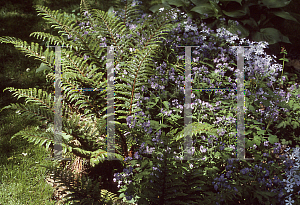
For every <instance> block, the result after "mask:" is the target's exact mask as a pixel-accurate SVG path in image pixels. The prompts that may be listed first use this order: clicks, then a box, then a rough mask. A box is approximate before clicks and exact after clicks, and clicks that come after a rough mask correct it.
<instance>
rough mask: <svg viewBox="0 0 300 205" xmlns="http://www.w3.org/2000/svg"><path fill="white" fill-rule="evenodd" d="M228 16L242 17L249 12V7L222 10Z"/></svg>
mask: <svg viewBox="0 0 300 205" xmlns="http://www.w3.org/2000/svg"><path fill="white" fill-rule="evenodd" d="M222 12H223V13H224V14H225V15H226V16H229V17H233V18H240V17H243V16H245V15H247V13H248V12H249V9H247V8H245V9H244V10H235V11H224V10H223V11H222Z"/></svg>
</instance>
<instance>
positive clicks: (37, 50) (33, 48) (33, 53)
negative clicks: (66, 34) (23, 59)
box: [0, 36, 55, 67]
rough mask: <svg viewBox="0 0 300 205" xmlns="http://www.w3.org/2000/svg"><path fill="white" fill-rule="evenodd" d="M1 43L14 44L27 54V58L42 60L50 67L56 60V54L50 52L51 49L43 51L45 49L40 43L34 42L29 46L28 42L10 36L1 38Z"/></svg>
mask: <svg viewBox="0 0 300 205" xmlns="http://www.w3.org/2000/svg"><path fill="white" fill-rule="evenodd" d="M0 42H1V43H11V44H14V46H15V48H17V49H18V50H20V51H21V52H23V53H25V56H29V57H34V59H37V60H40V61H41V62H43V63H45V64H46V65H49V66H50V67H52V65H53V62H54V59H55V54H54V52H53V51H50V52H49V48H48V49H46V50H45V51H43V47H42V46H40V45H39V44H38V43H33V42H32V43H31V45H29V44H28V43H27V42H26V41H22V40H20V39H17V38H15V37H9V36H8V37H7V36H4V37H0Z"/></svg>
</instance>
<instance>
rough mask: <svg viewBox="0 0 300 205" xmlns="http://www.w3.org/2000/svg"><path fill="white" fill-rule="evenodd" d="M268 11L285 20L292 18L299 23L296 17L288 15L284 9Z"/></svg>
mask: <svg viewBox="0 0 300 205" xmlns="http://www.w3.org/2000/svg"><path fill="white" fill-rule="evenodd" d="M270 13H273V14H274V15H276V16H279V17H281V18H284V19H287V20H292V21H295V22H297V23H298V24H300V23H299V22H298V21H297V19H295V18H294V17H293V16H291V15H290V13H289V12H286V11H270Z"/></svg>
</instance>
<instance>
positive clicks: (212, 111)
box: [1, 1, 300, 204]
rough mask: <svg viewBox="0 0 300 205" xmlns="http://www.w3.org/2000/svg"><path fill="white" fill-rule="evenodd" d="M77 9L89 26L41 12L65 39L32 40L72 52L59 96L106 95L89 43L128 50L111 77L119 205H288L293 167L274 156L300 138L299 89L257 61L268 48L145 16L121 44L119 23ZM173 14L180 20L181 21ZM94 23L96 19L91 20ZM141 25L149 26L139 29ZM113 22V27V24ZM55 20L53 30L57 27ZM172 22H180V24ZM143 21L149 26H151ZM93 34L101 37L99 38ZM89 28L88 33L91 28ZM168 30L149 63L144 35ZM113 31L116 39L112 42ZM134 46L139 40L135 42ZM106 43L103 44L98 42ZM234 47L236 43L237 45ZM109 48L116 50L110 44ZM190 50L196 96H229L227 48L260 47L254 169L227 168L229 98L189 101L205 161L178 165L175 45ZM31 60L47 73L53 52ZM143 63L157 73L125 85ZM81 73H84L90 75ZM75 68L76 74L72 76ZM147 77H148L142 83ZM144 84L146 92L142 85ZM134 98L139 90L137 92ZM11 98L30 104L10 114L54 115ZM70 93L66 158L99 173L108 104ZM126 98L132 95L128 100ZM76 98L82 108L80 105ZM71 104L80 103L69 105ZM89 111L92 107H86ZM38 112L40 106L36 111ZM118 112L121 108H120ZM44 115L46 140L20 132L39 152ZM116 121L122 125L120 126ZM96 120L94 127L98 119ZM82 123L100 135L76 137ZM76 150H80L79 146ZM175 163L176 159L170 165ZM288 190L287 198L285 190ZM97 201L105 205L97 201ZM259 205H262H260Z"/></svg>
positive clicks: (180, 77)
mask: <svg viewBox="0 0 300 205" xmlns="http://www.w3.org/2000/svg"><path fill="white" fill-rule="evenodd" d="M82 3H83V5H84V6H83V8H84V9H85V10H83V11H82V14H84V16H85V17H84V18H82V19H79V20H80V22H79V26H77V27H76V26H75V23H73V22H76V18H75V17H74V16H68V18H69V20H70V19H72V21H71V23H69V24H67V23H65V22H66V19H64V18H65V17H66V15H65V16H59V15H58V14H57V13H52V12H51V11H49V10H47V9H46V8H43V7H37V8H38V9H39V10H40V11H41V13H43V15H45V13H47V14H46V15H45V17H46V18H48V20H49V21H50V22H52V23H53V24H55V25H56V26H57V27H59V28H62V30H63V35H65V36H68V39H69V40H66V39H65V38H59V37H54V36H50V35H47V34H44V33H35V34H34V35H36V36H42V37H45V38H46V37H47V38H48V39H50V40H49V41H50V42H51V43H54V44H57V43H61V42H63V43H65V45H66V44H68V45H72V46H73V48H76V46H78V48H79V50H74V51H73V52H68V51H66V50H63V52H62V53H63V55H65V61H66V62H64V63H63V69H65V70H63V71H64V73H66V75H65V77H66V78H67V79H68V81H67V82H66V83H63V86H62V87H64V88H74V89H76V88H83V87H87V86H88V87H94V88H95V87H96V88H100V87H104V88H105V84H104V83H102V82H103V81H104V82H106V81H107V80H106V79H105V78H101V76H103V75H104V74H105V67H104V65H105V64H104V62H105V61H104V60H103V59H102V60H100V59H101V57H103V56H105V51H104V49H102V50H97V49H98V48H97V47H96V46H91V44H92V43H91V42H92V40H95V39H97V37H98V36H100V38H102V42H103V44H101V45H110V44H111V45H117V46H120V45H122V46H124V45H125V46H124V49H123V50H120V51H123V53H122V54H123V55H118V57H117V61H116V74H118V73H119V74H118V75H117V77H116V78H115V79H116V82H117V83H116V84H115V86H116V89H117V91H118V92H116V93H118V94H120V95H116V97H115V99H116V100H117V102H118V103H120V104H116V105H115V106H116V108H117V110H116V113H121V112H120V111H122V109H123V110H124V108H125V110H127V113H126V115H116V119H117V121H118V122H120V123H123V126H121V125H122V124H121V125H118V126H116V131H117V135H118V136H117V138H116V140H117V150H116V151H117V154H116V156H117V157H120V158H122V157H125V162H124V166H125V169H124V170H123V173H121V175H119V174H118V173H115V179H114V181H115V182H117V181H118V184H119V186H118V188H120V192H121V195H120V197H121V198H123V200H124V201H127V202H128V203H136V202H138V203H139V204H186V203H191V204H199V203H203V204H207V203H219V204H231V203H233V202H236V201H240V202H241V203H244V204H245V203H248V204H280V203H284V199H285V197H286V196H290V195H288V194H287V193H286V191H285V188H286V187H285V184H284V182H285V181H284V179H285V178H284V177H285V176H284V171H285V172H286V173H288V171H289V168H290V166H293V164H292V161H291V160H289V159H286V158H285V157H284V155H281V156H280V158H279V157H278V156H276V154H279V153H278V152H279V150H280V148H281V145H282V144H286V145H291V146H294V145H296V144H298V140H299V138H298V137H299V136H295V134H296V133H298V132H297V130H299V123H298V121H297V119H299V106H298V107H297V102H298V101H299V94H300V93H299V86H298V85H292V86H290V88H288V86H287V84H288V83H289V82H288V79H287V77H286V76H285V75H284V72H282V66H281V65H280V64H277V63H276V62H275V61H274V60H273V59H272V58H270V57H265V58H262V57H261V56H262V55H263V48H264V46H265V45H266V44H265V43H255V42H250V41H247V40H246V39H239V38H238V37H237V36H234V35H231V34H230V33H229V32H226V31H225V30H224V29H221V28H220V29H218V30H217V33H215V32H213V31H211V30H209V29H207V30H206V29H205V25H204V24H201V22H196V23H194V22H191V21H190V19H186V23H182V24H180V23H178V22H179V20H177V23H178V24H173V25H172V26H171V25H168V26H169V27H165V28H163V29H161V28H160V26H162V25H164V24H163V23H161V24H158V25H155V26H156V27H152V28H150V27H149V20H150V21H151V19H155V18H153V17H152V16H148V17H146V16H145V15H144V16H142V18H141V19H140V22H137V24H134V23H133V21H132V22H130V21H129V22H128V24H125V25H126V26H127V27H129V28H130V29H131V31H132V32H131V33H130V34H129V35H128V36H127V37H129V38H128V39H129V40H128V41H126V38H124V37H125V36H126V35H125V34H123V35H122V32H124V31H123V30H122V29H124V30H125V27H121V28H120V30H115V29H116V22H117V20H116V19H115V18H113V15H114V12H110V13H109V14H107V15H105V14H104V13H101V12H99V11H95V10H93V11H91V10H90V9H88V6H86V4H85V1H82ZM133 4H134V3H133ZM129 5H130V4H129ZM125 11H127V10H125ZM129 11H130V9H129ZM168 12H169V11H162V12H161V13H160V21H158V22H163V20H164V18H165V17H166V16H168V15H171V14H170V13H168ZM173 12H176V11H173ZM125 14H126V12H124V14H122V12H121V13H120V14H118V13H117V15H120V16H121V17H123V18H122V19H125V22H126V18H125V17H126V15H125ZM124 15H125V16H124ZM172 15H174V13H173V14H172ZM177 15H178V16H179V15H180V13H178V14H177ZM95 16H96V17H97V18H94V17H95ZM144 18H146V19H147V20H148V21H145V20H144ZM111 19H113V20H112V21H110V20H111ZM55 20H56V23H54V22H55ZM57 20H58V21H57ZM77 20H78V19H77ZM96 20H98V21H96ZM100 20H103V21H104V22H105V23H108V26H107V24H106V25H105V24H104V25H102V26H103V27H104V28H105V27H107V28H108V29H106V30H103V28H99V27H100V26H99V23H100V22H102V21H100ZM173 20H175V22H176V18H174V19H173ZM57 22H59V23H57ZM142 22H148V24H147V23H145V24H143V23H142ZM114 23H115V24H114ZM139 23H140V24H139ZM111 24H114V25H115V29H110V28H111ZM120 25H121V24H120ZM174 25H175V26H174ZM95 26H96V28H97V29H95ZM147 26H148V27H147ZM91 27H93V28H94V29H91ZM167 28H168V29H169V31H170V32H169V34H170V35H169V36H168V37H166V38H165V41H162V42H161V43H159V42H156V44H157V45H158V46H156V47H154V46H153V47H151V46H148V48H150V49H153V50H154V51H155V52H153V53H156V55H149V54H147V53H146V52H147V49H145V47H147V45H148V44H147V42H148V41H146V39H148V38H147V37H149V36H150V38H149V39H150V40H151V39H152V38H153V39H155V38H156V37H160V35H159V34H160V32H161V31H166V30H167ZM107 30H108V32H107ZM143 30H146V32H149V34H150V35H149V36H147V35H145V33H143V32H142V31H143ZM112 31H114V33H113V34H112ZM105 32H107V33H108V35H105V34H107V33H105ZM118 32H120V34H119V33H118ZM135 32H136V33H135ZM97 35H98V36H97ZM130 35H131V36H130ZM122 37H123V38H122ZM135 38H136V39H140V40H137V41H134V40H135ZM105 40H106V42H104V41H105ZM238 40H240V41H239V42H238ZM1 41H2V42H7V43H8V42H9V43H14V44H15V45H16V47H19V48H21V49H22V48H24V47H25V49H23V51H24V50H26V51H27V52H28V50H35V49H34V47H33V46H32V47H30V46H28V47H26V46H24V44H22V43H21V42H20V41H16V40H14V39H11V38H1ZM102 42H101V43H102ZM113 42H117V43H115V44H114V43H113ZM145 42H146V43H145ZM154 44H155V43H154V41H153V45H154ZM195 44H196V45H199V47H198V48H195V49H193V55H192V57H193V63H192V78H193V88H194V87H195V88H215V87H218V88H228V89H230V88H231V89H235V88H236V86H237V85H236V83H235V74H236V68H235V66H236V64H235V63H234V62H235V59H236V52H235V51H234V49H230V48H229V46H230V45H241V44H243V45H256V48H252V49H249V50H248V51H247V50H246V51H245V58H246V63H245V70H246V72H245V73H246V79H245V86H246V92H245V93H246V113H245V116H247V118H246V119H245V127H246V135H245V136H246V141H245V143H246V148H247V149H248V155H253V156H254V157H255V160H254V161H251V162H247V161H241V162H232V161H231V160H228V159H229V158H232V157H234V151H235V143H236V139H235V134H234V133H235V132H236V126H235V123H236V120H235V107H236V100H235V95H236V94H235V91H234V90H228V91H217V92H206V93H203V92H205V91H202V92H201V93H199V92H193V93H192V98H193V103H192V109H194V111H193V121H195V122H194V123H193V125H194V126H196V127H197V128H198V129H195V130H194V133H193V147H194V150H193V152H194V156H195V157H198V158H201V159H202V160H198V161H192V160H191V161H186V160H183V158H181V157H182V152H183V150H182V146H183V139H184V138H183V137H182V136H183V135H182V132H183V126H184V124H183V120H182V119H183V105H184V74H183V73H184V50H183V49H182V48H176V47H175V46H176V45H195ZM97 45H98V44H97ZM126 46H128V47H126ZM130 46H132V47H135V48H136V49H133V51H135V53H133V52H130V51H131V50H130V49H129V47H130ZM143 46H145V47H143ZM27 49H28V50H27ZM35 51H36V52H35V54H32V53H31V56H35V57H37V58H39V59H40V60H42V61H43V63H45V64H46V63H47V65H48V67H49V68H50V69H51V68H52V69H53V66H54V62H53V60H52V59H53V52H52V53H51V52H49V50H47V51H46V52H40V51H41V50H35ZM166 51H167V52H166ZM74 53H75V54H74ZM128 54H129V55H128ZM134 55H137V56H134ZM51 57H52V59H51ZM69 57H70V58H69ZM122 57H124V58H122ZM177 57H179V58H177ZM144 58H148V59H147V60H148V62H147V63H148V64H147V63H145V64H143V65H146V66H145V67H147V66H148V65H152V66H153V67H154V68H155V69H156V70H154V69H153V70H151V69H152V68H151V66H149V67H148V70H147V71H148V72H149V74H150V76H149V77H148V78H142V77H140V76H139V78H138V80H137V82H136V81H133V80H132V79H130V80H128V78H130V77H127V78H125V76H124V75H126V74H128V76H131V75H130V74H131V73H134V74H138V72H137V70H136V68H143V66H141V65H142V63H141V64H135V63H134V62H144V61H143V59H144ZM124 59H128V60H127V61H126V63H127V65H126V64H124V63H122V60H124ZM74 62H75V63H74ZM86 65H88V67H87V68H86V67H85V66H86ZM135 66H136V67H135ZM43 68H47V67H45V66H43V65H42V66H41V69H43ZM74 68H75V69H76V68H77V69H78V70H77V71H75V69H74ZM100 68H101V69H103V73H102V74H101V73H100V74H99V73H97V72H95V71H96V70H97V69H99V70H100ZM150 68H151V69H150ZM253 68H254V69H253ZM91 70H93V71H91ZM99 70H98V71H99ZM88 71H89V72H88ZM45 72H46V73H47V74H48V77H49V76H50V79H52V80H53V76H54V75H53V74H52V73H51V72H49V71H46V70H45ZM81 72H82V73H83V74H81ZM71 74H72V75H73V76H72V75H71ZM93 75H94V76H93ZM122 75H123V76H122ZM281 75H282V76H281ZM74 76H75V77H74ZM99 76H100V77H99ZM144 76H146V75H145V74H144ZM51 77H52V78H51ZM89 78H92V80H89ZM133 79H134V78H133ZM267 79H268V81H267ZM102 80H103V81H102ZM144 80H145V82H144V84H141V82H142V81H144ZM92 81H93V82H92ZM139 81H140V82H139ZM78 84H79V85H78ZM74 85H75V86H74ZM126 85H127V86H126ZM119 88H122V89H123V90H124V88H125V89H128V91H132V92H128V93H129V95H128V94H126V93H125V94H123V96H122V93H121V91H122V89H120V90H118V89H119ZM134 89H136V91H137V92H136V93H135V90H134ZM7 90H10V91H14V92H15V95H19V96H23V97H24V93H25V95H26V98H27V99H31V104H30V103H27V104H26V105H20V104H14V105H11V106H9V107H7V108H13V109H17V110H20V113H21V114H23V116H24V115H27V114H28V113H31V114H32V113H33V112H35V113H36V111H37V110H38V109H40V110H43V107H41V106H40V101H43V102H44V105H46V106H48V108H50V110H51V109H52V104H51V102H50V101H49V100H48V102H47V101H46V102H45V101H44V99H46V98H41V94H39V93H35V91H34V93H33V94H31V90H30V91H29V90H28V91H26V90H16V89H13V88H8V89H7ZM40 92H41V91H40ZM68 92H69V93H68ZM44 94H46V93H44ZM66 94H67V95H66V98H67V100H65V101H64V102H63V110H64V111H65V112H64V114H63V119H64V121H63V122H64V126H63V132H64V133H65V135H63V136H64V142H63V146H64V148H65V149H64V150H65V152H66V151H68V152H71V153H73V154H74V155H75V156H78V157H81V158H85V159H87V161H88V162H89V163H90V164H89V166H95V165H102V166H103V165H104V164H103V162H102V161H103V160H104V159H105V157H106V155H105V152H103V151H104V150H105V149H106V146H105V141H103V139H102V141H101V138H100V139H99V137H101V134H103V133H104V132H103V127H101V126H103V124H104V122H105V121H103V120H104V119H106V118H105V117H103V115H104V111H105V105H104V102H103V100H102V101H101V99H103V98H104V92H100V94H93V93H92V94H91V93H82V92H80V91H72V92H71V91H70V90H69V91H66ZM75 94H76V95H75ZM46 95H48V94H46ZM28 96H29V97H28ZM48 96H49V95H48ZM78 96H79V97H78ZM125 96H128V97H127V98H128V99H127V98H125ZM33 98H38V99H39V100H40V101H39V102H37V101H35V99H33ZM79 98H82V99H83V100H84V101H80V100H78V99H79ZM49 99H50V98H49ZM74 99H77V100H78V101H76V103H74V102H73V104H72V101H73V100H74ZM91 99H92V100H91ZM89 102H91V105H90V106H89V105H88V103H89ZM122 103H123V104H122ZM126 103H127V104H126ZM34 104H37V105H38V106H36V107H34ZM124 104H125V105H126V106H122V105H124ZM67 105H70V107H72V109H70V110H67V107H68V106H67ZM99 105H101V106H99ZM120 105H121V106H120ZM37 107H39V108H37ZM82 107H85V111H83V109H81V108H82ZM128 108H129V109H128ZM281 108H283V109H281ZM282 110H283V111H282ZM286 110H293V112H291V113H284V111H286ZM71 111H73V112H71ZM117 111H119V112H117ZM68 112H69V113H68ZM101 112H102V113H101ZM45 113H47V111H46V109H45V112H38V115H37V118H38V119H39V120H43V119H44V117H45V116H46V117H47V118H48V119H47V122H48V123H47V124H46V127H47V128H50V129H47V131H46V132H45V130H46V129H45V130H43V131H41V132H39V129H41V126H39V127H32V128H30V129H28V130H26V131H22V132H19V133H18V135H21V136H22V137H25V138H28V139H29V140H31V141H35V142H40V143H39V144H40V145H44V144H46V145H47V146H50V145H51V143H53V139H52V135H53V131H51V126H50V125H51V124H52V123H53V113H51V112H48V113H47V114H46V115H45ZM70 113H71V114H70ZM75 113H78V115H77V116H78V118H77V119H75V118H74V117H73V116H75V115H76V114H75ZM91 113H92V114H94V116H92V115H91ZM123 113H124V112H123ZM271 113H272V114H273V115H271ZM284 114H286V115H284ZM120 116H121V117H122V118H119V117H120ZM106 117H107V116H106ZM97 118H98V120H95V119H97ZM79 119H80V120H86V121H88V122H89V124H90V126H91V125H92V123H95V122H97V125H99V126H98V127H96V129H97V128H98V131H99V130H100V132H96V131H95V130H93V131H92V132H90V130H89V129H88V130H84V131H82V130H81V128H83V127H85V126H87V125H88V124H87V123H79V125H78V126H76V124H77V123H78V122H79ZM94 120H95V121H94ZM248 123H249V124H248ZM297 123H298V124H297ZM49 124H50V125H49ZM72 124H73V125H72ZM254 125H255V126H254ZM91 127H92V126H91ZM37 128H39V129H37ZM94 128H95V127H94ZM286 129H289V132H290V133H291V136H288V137H286V136H285V135H284V134H285V131H286ZM153 134H154V135H153ZM16 136H17V135H16ZM42 137H44V138H43V139H44V140H43V141H40V140H41V138H42ZM72 141H73V142H74V141H76V142H77V146H75V145H74V144H75V143H74V144H73V143H72ZM78 142H79V143H78ZM78 144H79V146H78ZM132 145H136V147H138V148H139V150H133V151H137V152H135V154H134V155H133V157H129V156H128V148H129V147H132ZM119 146H120V148H119ZM180 147H181V148H180ZM271 147H272V149H271ZM280 154H283V153H280ZM248 157H250V156H248ZM176 158H177V159H180V160H175V159H176ZM283 170H284V171H283ZM121 176H122V177H123V179H122V177H121ZM125 176H126V177H125ZM108 178H109V177H108ZM108 180H109V179H108ZM70 186H71V184H70ZM89 187H91V185H90V186H89ZM80 191H82V190H81V189H77V191H76V190H74V189H73V192H74V193H75V195H74V194H73V195H72V197H73V199H77V200H83V197H87V195H88V193H86V196H79V193H80ZM287 191H289V192H290V191H291V190H290V189H289V190H287ZM76 194H77V195H76ZM94 197H95V196H94ZM98 197H99V196H98ZM293 197H294V199H295V200H296V201H297V199H296V196H295V195H293ZM244 199H247V202H244ZM97 200H101V197H99V198H97ZM97 200H94V202H95V203H96V201H97ZM289 200H290V199H289ZM263 201H266V203H264V202H263ZM86 202H89V203H91V202H92V199H88V200H87V201H86ZM98 202H99V201H98ZM99 203H100V202H99Z"/></svg>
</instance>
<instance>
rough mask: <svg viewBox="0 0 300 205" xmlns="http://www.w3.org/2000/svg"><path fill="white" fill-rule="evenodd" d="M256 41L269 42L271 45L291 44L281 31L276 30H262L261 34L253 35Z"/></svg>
mask: <svg viewBox="0 0 300 205" xmlns="http://www.w3.org/2000/svg"><path fill="white" fill-rule="evenodd" d="M253 40H254V41H258V42H260V41H267V42H268V43H269V44H275V43H278V42H284V43H291V42H290V41H289V39H288V38H287V37H285V36H283V35H282V33H281V32H280V31H278V30H277V29H275V28H262V29H260V32H256V33H254V34H253Z"/></svg>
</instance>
